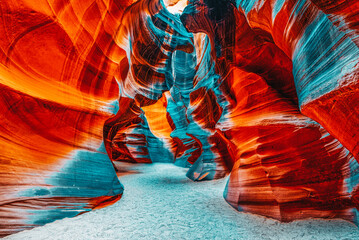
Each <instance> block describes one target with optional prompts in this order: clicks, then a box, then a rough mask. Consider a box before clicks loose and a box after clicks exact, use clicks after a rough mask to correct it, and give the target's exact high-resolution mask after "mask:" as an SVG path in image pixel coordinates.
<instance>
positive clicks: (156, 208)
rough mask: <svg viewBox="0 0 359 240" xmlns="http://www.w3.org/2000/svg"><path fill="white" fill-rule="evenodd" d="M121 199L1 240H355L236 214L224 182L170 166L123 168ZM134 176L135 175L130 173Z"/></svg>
mask: <svg viewBox="0 0 359 240" xmlns="http://www.w3.org/2000/svg"><path fill="white" fill-rule="evenodd" d="M123 168H126V169H127V170H130V171H132V172H133V174H130V175H122V176H121V177H120V180H121V182H122V183H123V185H124V186H125V193H124V195H123V197H122V199H121V200H120V201H118V202H117V203H115V204H114V205H112V206H109V207H106V208H103V209H98V210H94V211H91V212H89V213H86V214H82V215H79V216H77V217H74V218H66V219H62V220H57V221H55V222H53V223H49V224H46V225H45V226H42V227H37V228H34V229H32V230H27V231H23V232H20V233H17V234H14V235H11V236H8V237H7V238H5V239H21V240H23V239H26V240H27V239H29V240H30V239H34V240H35V239H36V240H39V239H71V240H77V239H86V240H88V239H121V240H122V239H131V240H132V239H225V240H227V239H253V240H254V239H255V240H257V239H283V240H289V239H342V240H344V239H346V240H349V239H359V230H358V228H357V227H356V226H355V225H354V224H352V223H349V222H347V221H343V220H339V219H335V220H317V219H309V220H301V221H294V222H291V223H280V222H278V221H275V220H272V219H268V218H265V217H261V216H257V215H253V214H247V213H240V212H237V211H236V210H234V209H233V208H232V207H231V206H229V205H228V204H227V203H226V202H225V200H224V199H223V190H224V187H225V183H226V179H220V180H215V181H206V182H192V181H191V180H189V179H187V178H186V176H185V175H186V169H183V168H180V167H176V166H174V165H172V164H165V163H156V164H139V165H129V164H124V165H123ZM134 172H137V173H134Z"/></svg>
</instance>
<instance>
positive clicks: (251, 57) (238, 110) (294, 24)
mask: <svg viewBox="0 0 359 240" xmlns="http://www.w3.org/2000/svg"><path fill="white" fill-rule="evenodd" d="M345 4H347V3H345ZM345 4H344V3H343V4H342V3H341V4H339V3H338V4H337V5H338V6H336V7H335V4H331V6H330V7H329V6H328V8H331V10H328V9H327V10H328V11H330V14H329V13H328V12H326V11H325V8H326V6H325V3H316V4H313V3H312V2H309V1H239V2H237V3H235V2H231V1H210V0H207V1H205V0H203V1H202V0H200V1H191V4H190V5H189V6H188V7H187V8H186V9H185V10H184V13H183V15H182V16H181V19H182V21H183V23H184V24H185V25H186V27H187V29H188V30H189V31H191V32H204V33H206V34H207V35H208V37H209V39H210V40H211V44H212V50H211V51H212V56H213V58H214V59H215V61H216V72H217V73H218V74H219V75H220V76H221V77H222V80H221V84H220V87H219V88H220V89H221V91H222V94H223V95H224V96H225V99H226V100H227V101H228V103H229V104H228V105H227V107H226V110H225V111H226V112H227V113H228V114H227V115H226V119H225V121H223V122H221V123H220V124H218V127H219V128H220V129H221V130H222V132H223V134H224V136H225V137H226V139H228V140H229V141H230V144H231V146H232V148H231V149H232V152H234V155H233V156H234V161H235V163H234V166H233V168H232V171H231V175H230V178H229V181H228V184H227V187H226V189H225V192H224V197H225V199H226V200H227V201H228V202H229V203H230V204H231V205H232V206H233V207H235V208H236V209H238V210H239V211H246V212H252V213H257V214H261V215H265V216H269V217H273V218H276V219H279V220H281V221H291V220H295V219H301V218H307V217H326V218H328V217H341V218H344V219H347V220H351V221H356V218H357V217H356V215H357V210H356V207H357V198H358V197H357V180H356V179H357V177H358V174H357V171H358V163H357V161H356V160H355V158H354V157H353V155H354V156H356V155H357V153H356V150H355V149H356V146H357V143H358V141H357V136H356V134H355V133H356V132H357V126H359V125H358V114H357V111H356V106H357V100H356V99H357V95H358V94H356V92H357V88H356V86H357V82H358V70H357V69H358V60H359V59H358V56H359V55H358V46H357V45H356V43H357V35H356V31H357V30H356V24H355V22H357V19H355V17H353V13H352V12H350V13H347V14H344V13H343V11H341V10H343V9H345V8H346V7H345V6H346V5H345ZM339 5H341V6H339ZM218 9H220V10H218ZM335 9H336V10H335ZM340 9H341V10H340ZM346 9H347V10H348V11H350V9H349V8H346ZM354 11H356V10H354ZM338 12H341V13H340V14H342V15H343V16H345V17H340V16H337V17H336V13H337V14H339V13H338ZM326 13H327V14H326ZM354 15H355V14H354ZM349 16H350V17H349ZM350 21H353V22H354V23H351V22H350ZM338 25H340V26H341V27H342V28H338ZM324 36H325V37H324ZM349 109H350V110H349ZM303 114H304V115H303ZM309 117H311V118H312V119H310V118H309ZM313 120H315V121H316V122H315V121H313ZM317 122H319V123H320V124H321V125H320V124H318V123H317ZM347 123H348V124H347ZM346 129H347V130H346ZM348 129H350V130H348ZM348 150H349V151H348ZM350 151H351V152H350Z"/></svg>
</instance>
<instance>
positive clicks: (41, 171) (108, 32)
mask: <svg viewBox="0 0 359 240" xmlns="http://www.w3.org/2000/svg"><path fill="white" fill-rule="evenodd" d="M127 5H129V3H127V2H114V1H106V3H104V2H102V1H41V0H39V1H25V0H24V1H17V0H16V1H11V0H10V1H1V3H0V12H1V14H0V15H1V20H0V21H1V24H0V25H1V26H0V91H1V94H0V109H1V115H0V125H1V128H0V136H1V138H0V146H1V157H0V164H1V166H0V185H1V187H0V236H4V235H7V234H10V233H13V232H16V231H19V230H23V229H26V228H29V227H34V226H38V225H43V224H44V223H47V222H51V221H54V220H56V219H59V218H63V217H71V216H76V215H77V214H79V213H81V212H84V211H89V210H91V209H93V208H96V207H101V206H106V205H107V204H110V203H111V202H114V201H117V200H118V199H119V198H120V197H121V195H122V192H123V186H122V185H121V183H120V182H119V181H118V178H117V176H116V172H115V170H114V168H113V165H112V163H111V161H110V160H109V158H108V156H107V154H106V151H105V148H104V144H103V140H102V132H103V131H102V129H103V126H104V123H105V121H106V120H107V119H109V118H110V116H111V115H112V114H113V113H115V112H116V106H117V105H118V104H114V103H115V102H116V100H117V98H118V85H117V83H116V80H115V79H114V73H115V72H116V69H117V66H118V60H117V59H118V58H119V56H120V55H121V50H120V48H119V47H117V45H116V44H114V40H113V35H114V33H115V31H116V30H117V28H118V26H119V24H120V17H121V14H122V12H123V11H124V9H125V7H126V6H127Z"/></svg>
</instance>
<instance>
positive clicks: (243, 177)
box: [0, 0, 359, 236]
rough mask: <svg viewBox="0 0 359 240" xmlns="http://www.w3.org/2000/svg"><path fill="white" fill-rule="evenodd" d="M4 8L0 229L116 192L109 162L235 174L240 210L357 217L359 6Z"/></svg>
mask: <svg viewBox="0 0 359 240" xmlns="http://www.w3.org/2000/svg"><path fill="white" fill-rule="evenodd" d="M187 4H188V6H187V7H186V8H185V6H186V5H187ZM0 10H1V11H0V12H1V18H0V19H1V20H0V21H1V24H0V49H1V51H0V91H1V95H0V105H1V108H0V109H1V116H0V123H1V124H0V126H1V128H0V136H1V138H0V143H1V157H0V164H1V168H0V173H1V178H0V184H1V187H0V193H1V194H0V236H3V235H7V234H11V233H13V232H16V231H20V230H22V229H26V228H29V227H34V226H37V225H42V224H44V223H47V222H50V221H53V220H55V219H59V218H63V217H71V216H75V215H77V214H79V213H81V212H84V211H89V210H90V209H93V208H96V207H103V206H106V205H108V204H111V203H113V202H115V201H117V200H119V199H120V197H121V194H122V192H123V186H122V185H121V183H120V182H119V180H118V178H117V176H116V170H115V168H114V165H113V163H112V162H111V161H127V162H133V163H151V162H156V161H162V162H174V163H175V164H177V165H179V166H184V167H188V168H189V170H188V173H187V176H188V177H189V178H190V179H192V180H194V181H201V180H212V179H216V178H220V177H224V176H225V175H226V174H228V173H230V177H229V180H228V183H227V186H226V189H225V191H224V196H225V199H226V200H227V201H228V202H229V204H231V205H232V206H233V207H235V208H236V209H238V210H240V211H246V212H252V213H257V214H261V215H264V216H268V217H273V218H276V219H279V220H281V221H291V220H295V219H301V218H307V217H325V218H332V217H340V218H344V219H347V220H350V221H356V218H357V217H356V214H357V210H356V207H358V204H359V194H358V181H359V180H358V179H359V175H358V167H359V166H358V163H357V161H356V160H355V157H356V158H358V152H359V149H358V142H359V141H358V140H359V139H358V134H357V133H358V130H359V129H358V128H359V118H358V110H357V106H358V102H359V97H358V96H359V95H358V66H359V64H358V56H359V50H358V31H359V30H358V26H359V25H358V15H359V14H358V11H359V7H358V2H357V1H354V0H353V1H350V0H348V1H341V2H336V1H331V2H328V1H307V0H298V1H280V0H278V1H276V0H263V1H257V0H253V1H251V0H243V1H237V2H235V1H229V0H228V1H225V0H191V1H188V2H187V1H183V0H181V1H176V0H166V1H160V0H140V1H122V0H106V1H98V0H86V1H82V0H81V1H80V0H69V1H60V0H52V1H47V0H36V1H34V0H31V1H30V0H20V1H19V0H17V1H15V0H9V1H0Z"/></svg>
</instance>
